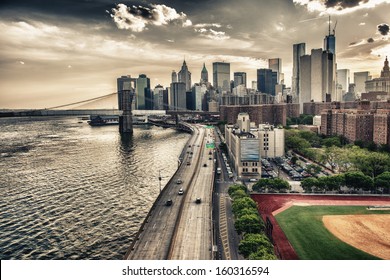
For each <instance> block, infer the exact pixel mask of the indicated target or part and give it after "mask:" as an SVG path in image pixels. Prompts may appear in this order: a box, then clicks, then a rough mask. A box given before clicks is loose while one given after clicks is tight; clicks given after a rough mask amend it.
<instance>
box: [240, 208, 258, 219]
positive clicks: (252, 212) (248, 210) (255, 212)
mask: <svg viewBox="0 0 390 280" xmlns="http://www.w3.org/2000/svg"><path fill="white" fill-rule="evenodd" d="M244 215H257V216H259V212H258V210H257V209H256V208H244V209H241V210H240V211H239V212H237V213H236V217H237V219H238V218H240V217H242V216H244Z"/></svg>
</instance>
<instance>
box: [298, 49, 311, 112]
mask: <svg viewBox="0 0 390 280" xmlns="http://www.w3.org/2000/svg"><path fill="white" fill-rule="evenodd" d="M299 60H300V62H299V65H300V66H299V79H298V80H299V83H298V88H299V94H298V100H299V106H300V113H303V103H307V102H310V101H311V55H302V56H301V57H300V59H299Z"/></svg>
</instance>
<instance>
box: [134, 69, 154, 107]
mask: <svg viewBox="0 0 390 280" xmlns="http://www.w3.org/2000/svg"><path fill="white" fill-rule="evenodd" d="M150 104H153V97H152V94H151V90H150V79H149V78H148V77H147V76H146V75H145V74H140V75H139V76H138V78H137V81H136V94H135V108H136V109H137V110H148V109H151V108H150ZM152 108H153V106H152Z"/></svg>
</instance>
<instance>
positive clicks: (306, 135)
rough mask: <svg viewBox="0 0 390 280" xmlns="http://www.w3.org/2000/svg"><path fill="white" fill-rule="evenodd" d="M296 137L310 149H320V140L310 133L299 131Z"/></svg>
mask: <svg viewBox="0 0 390 280" xmlns="http://www.w3.org/2000/svg"><path fill="white" fill-rule="evenodd" d="M298 136H299V137H300V138H302V139H305V140H306V141H308V142H309V143H310V146H311V147H320V142H321V138H320V137H319V136H318V135H317V134H316V133H314V132H312V131H306V130H300V131H299V133H298Z"/></svg>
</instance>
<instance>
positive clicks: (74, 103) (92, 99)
mask: <svg viewBox="0 0 390 280" xmlns="http://www.w3.org/2000/svg"><path fill="white" fill-rule="evenodd" d="M115 94H117V93H116V92H113V93H110V94H106V95H102V96H99V97H94V98H90V99H86V100H82V101H78V102H72V103H69V104H65V105H59V106H54V107H49V108H45V110H53V109H58V108H62V107H68V106H72V105H77V104H81V103H85V102H90V101H94V100H98V99H102V98H106V97H109V96H112V95H115Z"/></svg>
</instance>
